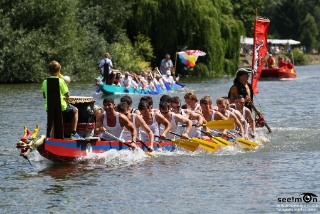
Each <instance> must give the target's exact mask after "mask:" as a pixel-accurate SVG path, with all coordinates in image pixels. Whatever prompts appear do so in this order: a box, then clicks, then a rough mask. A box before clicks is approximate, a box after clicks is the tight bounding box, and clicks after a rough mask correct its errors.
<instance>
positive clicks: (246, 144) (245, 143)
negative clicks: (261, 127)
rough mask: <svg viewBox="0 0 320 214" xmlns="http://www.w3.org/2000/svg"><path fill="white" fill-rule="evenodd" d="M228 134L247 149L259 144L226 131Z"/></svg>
mask: <svg viewBox="0 0 320 214" xmlns="http://www.w3.org/2000/svg"><path fill="white" fill-rule="evenodd" d="M228 134H230V135H232V137H233V139H234V140H235V141H236V142H238V143H239V144H240V145H241V146H243V147H245V148H247V149H254V148H256V147H257V146H259V144H258V143H256V142H253V141H250V140H246V139H244V138H237V137H236V136H235V135H234V134H233V133H231V132H228Z"/></svg>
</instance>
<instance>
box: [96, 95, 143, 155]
mask: <svg viewBox="0 0 320 214" xmlns="http://www.w3.org/2000/svg"><path fill="white" fill-rule="evenodd" d="M115 107H116V105H115V104H114V100H113V99H112V98H108V97H107V98H105V99H104V100H103V109H104V110H105V112H104V113H103V114H101V115H99V116H98V117H97V122H96V128H95V135H99V136H100V138H101V140H105V141H116V139H114V138H112V137H111V136H109V135H108V134H106V133H105V132H108V133H110V134H112V135H114V136H115V137H117V138H120V136H121V133H122V130H123V127H126V129H127V130H128V131H130V132H131V143H130V147H131V148H132V149H135V148H137V145H136V138H137V131H136V129H135V127H134V125H133V124H132V122H131V121H130V120H129V119H128V118H127V117H126V116H125V115H123V114H120V113H119V112H116V110H115Z"/></svg>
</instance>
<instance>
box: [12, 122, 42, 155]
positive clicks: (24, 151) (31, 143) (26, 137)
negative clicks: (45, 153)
mask: <svg viewBox="0 0 320 214" xmlns="http://www.w3.org/2000/svg"><path fill="white" fill-rule="evenodd" d="M39 129H40V126H39V125H37V126H36V128H35V129H34V131H33V133H32V134H30V131H29V130H28V128H27V127H26V126H24V127H23V132H24V134H23V137H22V138H21V139H20V140H19V142H18V143H17V146H16V147H17V148H18V149H21V152H20V155H21V156H23V157H25V156H27V155H28V154H29V152H30V151H32V150H34V149H35V148H37V147H38V146H40V145H42V144H43V141H44V139H45V136H44V135H41V136H40V138H39V139H36V138H37V135H38V132H39Z"/></svg>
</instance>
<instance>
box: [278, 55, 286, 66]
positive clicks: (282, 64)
mask: <svg viewBox="0 0 320 214" xmlns="http://www.w3.org/2000/svg"><path fill="white" fill-rule="evenodd" d="M285 66H287V63H286V62H285V61H284V59H283V58H282V57H279V68H281V67H285Z"/></svg>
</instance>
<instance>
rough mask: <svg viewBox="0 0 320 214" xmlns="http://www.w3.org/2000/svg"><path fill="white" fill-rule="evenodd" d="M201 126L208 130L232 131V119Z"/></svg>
mask: <svg viewBox="0 0 320 214" xmlns="http://www.w3.org/2000/svg"><path fill="white" fill-rule="evenodd" d="M203 126H207V127H208V128H209V129H234V119H233V118H231V119H228V120H212V121H209V122H207V123H206V124H203Z"/></svg>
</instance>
